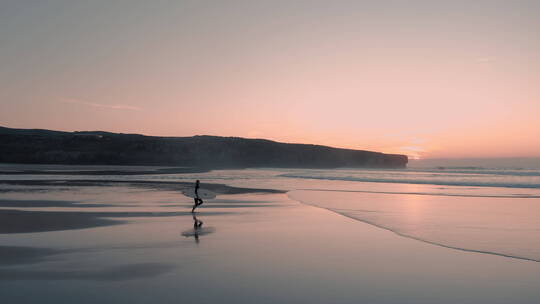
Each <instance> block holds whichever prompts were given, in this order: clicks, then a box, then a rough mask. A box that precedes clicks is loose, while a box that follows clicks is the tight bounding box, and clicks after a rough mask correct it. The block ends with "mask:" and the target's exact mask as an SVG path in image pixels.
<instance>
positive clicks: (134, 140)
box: [0, 127, 408, 169]
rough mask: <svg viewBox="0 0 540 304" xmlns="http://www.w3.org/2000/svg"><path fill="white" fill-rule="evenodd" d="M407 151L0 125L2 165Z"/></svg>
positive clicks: (259, 162)
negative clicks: (376, 150)
mask: <svg viewBox="0 0 540 304" xmlns="http://www.w3.org/2000/svg"><path fill="white" fill-rule="evenodd" d="M407 162H408V159H407V156H406V155H399V154H384V153H379V152H372V151H363V150H352V149H339V148H332V147H327V146H320V145H309V144H290V143H280V142H275V141H270V140H265V139H247V138H239V137H218V136H193V137H158V136H145V135H139V134H119V133H109V132H102V131H81V132H62V131H51V130H41V129H12V128H5V127H0V163H23V164H77V165H156V166H184V167H196V168H208V169H214V168H255V167H276V168H284V167H294V168H338V167H356V168H404V167H405V166H406V165H407Z"/></svg>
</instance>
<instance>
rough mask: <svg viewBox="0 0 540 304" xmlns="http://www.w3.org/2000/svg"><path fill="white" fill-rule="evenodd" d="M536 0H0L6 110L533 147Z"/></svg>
mask: <svg viewBox="0 0 540 304" xmlns="http://www.w3.org/2000/svg"><path fill="white" fill-rule="evenodd" d="M539 84H540V1H536V0H535V1H520V0H515V1H498V0H492V1H484V0H477V1H470V0H467V1H461V0H453V1H437V0H432V1H427V0H426V1H413V0H409V1H385V0H379V1H360V0H357V1H341V0H333V1H318V0H310V1H301V0H296V1H291V0H287V1H280V0H267V1H257V0H246V1H235V0H227V1H218V0H216V1H205V0H197V1H181V0H175V1H172V0H171V1H162V0H154V1H137V0H129V1H127V0H126V1H122V0H107V1H100V0H93V1H83V0H81V1H78V0H36V1H29V0H0V125H1V126H5V127H12V128H45V129H55V130H65V131H76V130H104V131H111V132H121V133H140V134H146V135H158V136H192V135H202V134H208V135H219V136H239V137H249V138H266V139H272V140H277V141H282V142H298V143H311V144H323V145H330V146H335V147H343V148H353V149H364V150H374V151H381V152H387V153H403V154H407V155H409V156H410V157H411V158H460V157H538V156H540V140H539V138H540V137H539V135H538V133H539V131H540V119H539V116H540V115H539V114H540V85H539Z"/></svg>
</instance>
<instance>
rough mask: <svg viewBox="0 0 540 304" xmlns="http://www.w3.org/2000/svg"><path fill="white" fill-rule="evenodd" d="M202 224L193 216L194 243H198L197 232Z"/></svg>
mask: <svg viewBox="0 0 540 304" xmlns="http://www.w3.org/2000/svg"><path fill="white" fill-rule="evenodd" d="M202 225H203V222H202V221H201V220H199V219H197V217H196V216H195V214H193V237H195V242H197V244H198V243H199V232H200V230H201V228H202Z"/></svg>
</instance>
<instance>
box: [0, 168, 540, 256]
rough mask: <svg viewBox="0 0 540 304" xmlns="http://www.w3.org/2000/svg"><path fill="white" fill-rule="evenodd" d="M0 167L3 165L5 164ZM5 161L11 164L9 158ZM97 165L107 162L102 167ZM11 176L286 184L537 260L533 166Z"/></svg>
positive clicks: (423, 234)
mask: <svg viewBox="0 0 540 304" xmlns="http://www.w3.org/2000/svg"><path fill="white" fill-rule="evenodd" d="M2 166H3V165H0V170H6V167H5V166H4V167H2ZM9 168H10V169H11V170H13V169H14V167H13V165H10V167H9ZM27 168H28V167H27ZM73 168H75V167H73ZM86 168H87V169H89V170H90V169H91V168H92V167H91V166H89V167H85V169H86ZM133 168H136V167H124V169H125V170H134V169H133ZM15 169H16V168H15ZM48 169H49V170H57V169H58V167H56V168H48ZM77 169H79V170H80V167H77ZM114 169H115V170H119V169H122V168H121V167H119V166H115V167H114ZM62 170H70V166H62ZM73 170H76V169H73ZM99 170H106V167H104V166H99ZM13 179H40V180H41V179H55V180H60V179H92V180H100V179H107V180H115V179H117V180H137V181H144V180H147V181H159V180H160V181H173V182H174V181H183V182H186V181H194V180H195V179H200V180H201V182H202V184H203V185H202V187H204V183H223V184H228V185H231V186H237V187H248V188H271V189H280V190H286V191H288V194H287V195H288V196H289V197H290V198H291V199H293V200H296V201H299V202H301V203H305V204H308V205H312V206H316V207H320V208H324V209H327V210H329V211H332V212H335V213H338V214H341V215H343V216H345V217H347V218H350V219H354V220H358V221H361V222H364V223H368V224H371V225H374V226H377V227H379V228H382V229H387V230H390V231H392V232H394V233H396V234H398V235H401V236H404V237H409V238H413V239H417V240H419V241H423V242H427V243H431V244H434V245H439V246H443V247H448V248H453V249H458V250H464V251H469V252H477V253H484V254H494V255H500V256H505V257H512V258H519V259H526V260H532V261H537V262H538V261H540V242H539V241H538V240H540V169H537V168H502V169H501V168H478V167H470V166H467V167H444V168H438V167H431V168H414V167H412V168H407V169H393V170H391V169H347V168H343V169H328V170H322V169H320V170H319V169H273V168H268V169H244V170H216V171H211V172H206V173H191V174H155V175H106V176H105V175H104V176H99V175H28V174H24V175H0V180H13ZM2 187H4V186H2Z"/></svg>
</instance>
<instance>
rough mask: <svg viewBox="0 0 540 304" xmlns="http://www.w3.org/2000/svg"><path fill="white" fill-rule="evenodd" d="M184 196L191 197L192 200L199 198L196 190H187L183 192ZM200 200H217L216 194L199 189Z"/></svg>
mask: <svg viewBox="0 0 540 304" xmlns="http://www.w3.org/2000/svg"><path fill="white" fill-rule="evenodd" d="M182 194H183V195H185V196H187V197H191V198H195V197H197V196H196V195H195V188H189V189H185V190H183V191H182ZM199 198H201V199H213V198H216V194H215V193H214V192H212V191H210V190H207V189H203V188H199Z"/></svg>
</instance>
